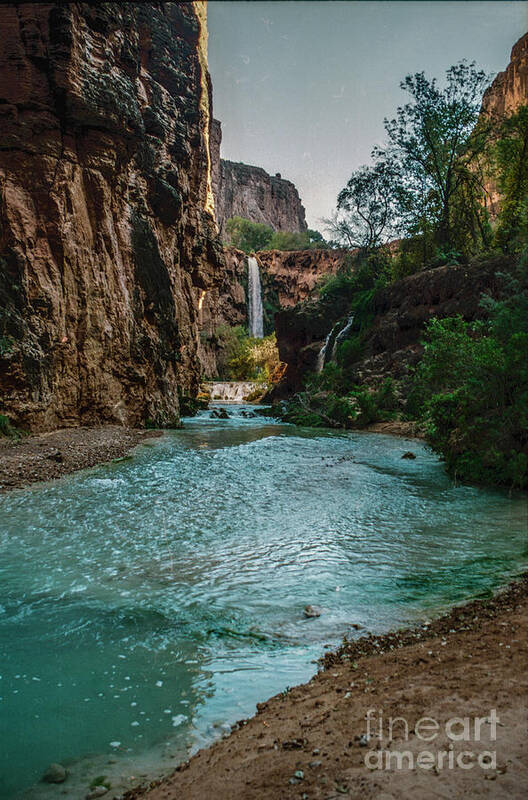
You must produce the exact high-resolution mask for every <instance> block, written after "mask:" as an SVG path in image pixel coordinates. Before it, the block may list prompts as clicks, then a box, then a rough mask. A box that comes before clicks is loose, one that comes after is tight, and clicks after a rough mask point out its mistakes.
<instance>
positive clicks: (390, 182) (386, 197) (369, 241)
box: [324, 159, 396, 252]
mask: <svg viewBox="0 0 528 800" xmlns="http://www.w3.org/2000/svg"><path fill="white" fill-rule="evenodd" d="M395 187H396V174H395V170H394V166H393V165H392V163H391V162H390V161H389V160H386V159H385V160H380V161H379V162H378V163H377V164H376V165H375V166H373V167H366V166H364V167H360V168H359V169H358V170H356V171H355V172H354V173H353V174H352V176H351V178H350V180H349V181H348V183H347V185H346V186H345V188H344V189H342V190H341V192H340V193H339V195H338V198H337V211H336V212H335V214H334V216H333V217H332V218H330V219H326V220H324V222H325V224H326V226H327V227H328V229H329V230H330V231H331V233H332V235H333V237H334V239H335V241H336V242H337V243H340V244H342V245H345V246H346V247H351V248H354V249H356V248H357V249H360V250H362V251H364V252H369V251H371V250H373V249H374V248H376V247H378V246H379V245H380V244H383V243H384V242H386V241H387V239H388V238H389V237H390V235H391V233H392V229H391V225H393V223H394V219H395V206H394V201H395Z"/></svg>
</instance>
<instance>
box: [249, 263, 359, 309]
mask: <svg viewBox="0 0 528 800" xmlns="http://www.w3.org/2000/svg"><path fill="white" fill-rule="evenodd" d="M348 253H349V251H348V250H344V249H343V250H292V251H289V252H288V251H284V250H269V251H262V252H260V253H258V254H257V259H258V261H259V264H260V268H261V273H262V275H263V277H264V281H265V283H266V284H267V286H269V288H270V290H271V291H273V292H274V294H275V297H276V306H277V310H278V309H279V308H290V307H292V306H296V305H297V304H298V303H303V302H304V301H305V300H307V299H308V298H309V297H310V296H311V295H312V293H313V291H314V289H316V287H317V286H319V285H320V283H321V281H322V280H324V278H326V277H328V276H330V275H335V273H336V272H338V271H339V270H340V269H342V268H343V266H344V262H345V257H346V256H347V254H348Z"/></svg>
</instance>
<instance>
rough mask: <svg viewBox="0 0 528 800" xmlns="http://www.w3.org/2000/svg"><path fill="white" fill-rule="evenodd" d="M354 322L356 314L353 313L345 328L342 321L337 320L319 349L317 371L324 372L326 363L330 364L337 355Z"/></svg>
mask: <svg viewBox="0 0 528 800" xmlns="http://www.w3.org/2000/svg"><path fill="white" fill-rule="evenodd" d="M353 324H354V315H353V314H351V315H350V316H349V318H348V319H347V321H346V323H345V325H344V326H343V328H341V325H343V323H342V321H341V320H340V321H339V322H336V324H335V325H334V327H333V328H332V330H331V331H330V333H329V334H328V336H327V337H326V339H325V341H324V344H323V346H322V347H321V349H320V350H319V355H318V356H317V367H316V370H317V372H322V371H323V369H324V367H325V365H326V364H328V362H329V361H333V360H334V358H335V355H336V351H337V346H338V345H339V344H341V342H344V340H345V339H346V337H347V333H348V332H349V330H350V328H351V327H352V325H353Z"/></svg>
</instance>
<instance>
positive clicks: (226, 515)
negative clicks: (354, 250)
mask: <svg viewBox="0 0 528 800" xmlns="http://www.w3.org/2000/svg"><path fill="white" fill-rule="evenodd" d="M228 411H229V413H230V414H231V417H230V419H228V420H218V419H211V418H210V417H209V412H202V413H201V415H200V416H198V417H196V418H194V419H189V420H186V421H185V427H184V428H183V429H182V430H178V431H174V432H171V433H167V434H166V435H164V436H163V437H162V438H161V439H159V440H153V441H152V442H150V443H149V444H146V445H142V446H141V447H140V448H139V449H138V450H137V451H136V453H135V454H134V456H133V457H132V458H131V459H129V460H126V461H121V462H119V463H115V464H110V465H106V466H100V467H97V468H95V469H92V470H87V471H84V472H81V473H77V474H76V475H73V476H70V477H67V478H64V479H61V480H59V481H56V482H54V483H51V484H47V485H39V486H34V487H32V488H30V489H27V490H17V491H14V492H12V493H10V494H6V495H4V496H1V497H0V531H1V537H0V558H1V561H0V647H1V662H0V675H1V680H0V697H1V700H0V740H1V744H2V746H1V748H0V796H2V797H16V796H23V797H26V798H29V797H31V798H41V797H42V798H48V797H58V796H60V795H61V792H63V790H64V789H65V788H67V789H68V791H67V796H68V798H76V797H84V795H85V794H86V792H87V787H88V785H89V783H90V782H91V781H92V780H93V779H94V778H95V777H97V776H100V775H105V776H107V778H108V779H109V780H110V781H111V782H112V785H113V787H115V792H117V791H118V790H122V787H123V786H132V785H136V784H137V783H138V782H140V781H142V780H145V777H144V776H146V775H148V776H150V775H153V774H157V773H160V772H162V771H164V770H168V769H170V768H171V767H174V765H175V764H176V763H177V762H178V761H179V760H180V759H182V758H183V757H185V756H186V755H187V754H188V753H189V752H190V751H192V750H194V749H197V748H198V747H199V746H201V745H203V744H204V743H207V742H209V741H211V739H212V738H214V737H215V736H218V735H221V734H222V731H223V730H225V729H226V728H225V726H226V724H227V723H233V722H234V721H236V720H238V719H240V718H242V717H245V716H248V715H250V714H251V713H253V712H254V709H255V703H256V702H257V701H259V700H264V699H265V698H266V697H267V696H270V695H272V694H275V693H276V692H278V691H281V690H283V689H284V688H285V687H286V686H288V685H294V684H296V683H298V682H300V681H303V680H306V679H308V678H309V677H310V675H311V674H313V672H314V671H315V669H316V666H315V664H314V663H313V662H314V659H316V658H317V657H318V656H320V655H321V653H322V652H323V648H324V646H325V645H327V644H335V643H336V642H337V641H338V640H339V639H340V637H341V636H342V635H343V634H345V633H346V634H348V636H349V637H352V636H358V635H360V634H359V633H357V632H356V631H355V630H351V628H350V624H351V623H358V624H360V625H362V626H364V627H365V628H366V629H367V630H370V631H375V632H380V631H383V630H386V629H388V628H390V627H391V626H394V625H399V624H402V623H406V622H409V621H413V620H416V619H417V618H423V617H424V616H427V615H428V614H431V613H433V612H434V611H435V610H436V609H438V608H439V607H443V606H446V605H447V604H449V603H453V602H458V601H462V600H464V599H466V598H468V597H471V596H474V595H476V594H478V593H481V592H483V591H489V590H490V589H492V588H494V587H496V586H498V585H499V584H501V583H503V582H504V581H505V580H506V579H507V578H508V577H509V576H510V575H512V574H515V572H516V571H519V570H520V569H521V568H522V567H523V566H526V562H527V552H526V500H525V497H523V496H513V497H509V496H508V495H507V493H505V492H501V491H490V490H484V489H479V488H473V487H468V486H458V487H455V486H453V484H452V483H451V481H450V480H449V479H448V478H447V477H446V475H445V474H444V471H443V468H442V465H441V464H440V463H439V462H438V460H437V458H436V457H435V456H434V455H433V454H432V453H431V452H430V451H428V450H427V448H426V447H425V445H424V444H422V443H420V442H416V441H409V440H403V439H398V438H393V437H390V436H382V435H375V434H362V433H350V432H343V433H335V432H325V431H314V430H308V429H300V428H295V427H293V426H288V425H281V424H278V423H276V422H275V421H273V420H271V419H266V418H263V417H257V418H253V417H250V418H247V417H245V416H243V415H242V412H245V410H244V409H243V408H242V407H233V406H231V407H228ZM246 413H247V412H246ZM406 450H412V451H413V452H414V453H415V454H416V459H415V460H402V458H401V456H402V454H403V453H404V452H405V451H406ZM308 603H309V604H314V605H315V604H316V605H319V606H321V607H322V609H323V613H322V615H321V616H320V617H319V618H317V619H305V618H304V615H303V608H304V606H305V605H306V604H308ZM222 726H224V728H222ZM50 762H60V763H63V764H65V765H66V766H67V767H68V769H69V770H70V773H71V774H70V777H69V778H68V782H67V783H66V784H64V785H63V786H59V787H57V786H52V787H48V786H46V785H45V784H41V783H40V784H39V783H35V782H36V781H38V779H39V777H40V776H41V774H42V772H43V771H44V770H45V768H46V767H47V765H48V764H49V763H50ZM109 796H113V794H112V793H109Z"/></svg>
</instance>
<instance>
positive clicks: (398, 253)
mask: <svg viewBox="0 0 528 800" xmlns="http://www.w3.org/2000/svg"><path fill="white" fill-rule="evenodd" d="M485 83H486V76H485V75H484V73H482V72H481V71H479V70H477V69H476V68H475V66H474V65H467V64H465V63H461V64H458V65H456V66H454V67H451V68H450V69H449V70H448V71H447V80H446V82H445V88H444V89H440V88H439V87H438V85H437V83H436V81H435V80H428V79H427V78H426V77H425V75H424V74H423V73H417V74H415V75H412V76H407V78H406V79H405V80H404V81H403V83H402V88H403V89H405V90H406V91H408V92H409V93H410V95H411V101H410V102H409V103H407V104H406V105H405V106H403V107H402V108H399V109H398V112H397V115H396V117H395V118H394V119H393V120H390V121H387V120H386V121H385V127H386V132H387V144H386V146H385V147H383V148H377V149H375V150H374V152H373V156H374V159H375V164H374V166H372V167H362V168H361V169H359V170H357V171H356V172H355V173H354V174H353V175H352V177H351V178H350V180H349V181H348V183H347V185H346V187H345V188H344V189H343V190H342V191H341V192H340V194H339V196H338V201H337V212H336V215H335V216H334V218H333V220H331V221H330V227H331V229H332V231H333V234H334V235H335V236H336V238H337V239H338V240H339V241H341V242H343V243H345V244H347V245H348V246H354V247H356V248H357V251H356V253H355V254H354V255H353V256H351V259H350V260H349V262H348V263H347V264H346V265H345V267H344V269H343V270H342V271H341V272H340V273H339V274H337V275H335V276H333V277H331V278H330V279H328V280H327V281H326V282H325V283H324V284H323V285H322V286H321V287H320V290H319V302H318V304H317V306H316V307H314V309H313V313H314V315H315V316H314V319H315V317H317V318H318V317H319V316H320V314H321V313H323V314H325V315H326V317H327V319H328V323H329V325H328V328H331V331H330V332H329V335H328V337H327V341H326V344H325V349H324V351H322V353H321V354H320V358H319V364H318V366H319V370H318V372H316V373H314V372H313V371H312V372H309V373H307V374H306V375H305V379H304V386H303V389H302V391H301V392H299V393H298V394H297V395H296V396H295V397H294V398H292V399H291V400H289V401H288V402H287V403H286V404H285V406H284V407H283V409H282V412H281V413H282V415H283V418H284V419H286V420H288V421H291V422H295V423H297V424H304V425H315V426H319V425H326V426H330V427H345V428H355V427H364V426H365V425H368V424H369V423H372V422H375V421H380V420H387V419H391V418H400V419H407V420H408V419H415V420H419V421H420V424H421V426H422V429H423V431H424V433H425V435H426V438H427V440H428V442H429V443H430V444H431V446H432V447H433V448H434V449H435V450H436V451H437V452H438V453H440V454H441V455H442V457H443V458H444V460H445V463H446V468H447V470H448V471H449V472H450V474H452V475H453V476H454V477H456V478H460V479H462V480H468V481H476V482H485V483H493V484H497V485H505V486H510V487H519V488H525V487H527V486H528V412H527V409H528V158H527V154H528V107H527V106H524V107H521V108H520V109H518V110H517V111H516V113H515V114H513V115H511V116H509V117H507V118H505V119H502V120H497V119H494V118H492V117H491V116H489V115H482V113H480V109H481V94H482V90H483V89H484V87H485ZM490 174H491V176H492V179H493V181H494V183H495V185H496V186H497V187H498V189H499V191H500V193H501V203H500V213H499V215H498V218H497V219H496V220H495V223H494V225H493V226H492V224H491V221H490V218H489V216H488V206H489V202H488V200H489V198H488V197H487V195H486V185H487V182H489V178H490ZM396 235H399V236H402V239H401V241H399V242H397V243H396V242H393V244H392V245H390V244H389V243H388V241H389V239H390V238H391V237H394V236H396ZM497 258H499V261H501V263H502V264H503V265H506V266H503V268H502V270H501V271H499V272H497V273H496V274H495V276H494V278H495V284H496V291H495V292H494V294H493V295H491V294H487V295H486V294H485V295H483V296H482V298H481V300H480V307H479V310H478V313H477V315H476V316H477V319H476V320H475V319H473V318H471V317H470V318H469V319H464V318H463V316H448V317H445V318H443V319H434V318H433V319H431V320H430V321H429V323H428V324H427V325H426V326H425V329H424V331H423V340H422V342H421V348H422V351H423V352H422V356H421V360H420V361H419V363H418V365H417V366H416V367H411V368H410V369H409V370H407V374H406V375H405V378H403V379H400V380H397V381H394V380H392V378H391V377H390V375H389V376H387V375H385V377H384V378H382V379H380V380H378V381H377V383H376V382H374V383H373V381H372V380H371V379H366V378H365V372H364V371H362V368H361V367H362V359H363V357H364V345H365V341H366V340H367V338H368V336H369V335H370V333H371V332H372V331H371V326H372V324H373V322H374V319H375V311H374V309H375V306H376V298H377V297H379V293H380V290H382V289H383V288H384V287H387V286H389V285H391V284H392V283H393V282H395V281H398V280H399V279H401V278H402V277H403V276H406V275H410V274H412V273H415V272H417V271H420V270H423V269H430V268H434V267H437V266H441V265H451V264H455V265H456V264H468V263H469V262H470V261H472V263H473V264H474V263H475V261H476V259H479V260H480V263H481V264H482V265H483V268H484V267H485V265H486V263H487V264H488V265H489V264H491V263H494V259H497ZM332 325H333V328H332Z"/></svg>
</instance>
